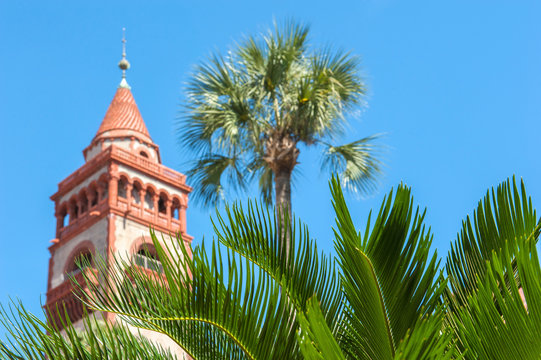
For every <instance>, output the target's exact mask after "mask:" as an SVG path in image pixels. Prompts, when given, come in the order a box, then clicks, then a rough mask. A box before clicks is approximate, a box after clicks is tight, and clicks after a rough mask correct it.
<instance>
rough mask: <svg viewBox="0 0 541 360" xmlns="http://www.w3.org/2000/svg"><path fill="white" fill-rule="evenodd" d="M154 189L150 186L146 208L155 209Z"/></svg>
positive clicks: (146, 197) (146, 198)
mask: <svg viewBox="0 0 541 360" xmlns="http://www.w3.org/2000/svg"><path fill="white" fill-rule="evenodd" d="M153 197H154V191H153V190H152V188H148V190H147V193H146V195H145V206H146V208H148V209H150V210H152V209H154V199H153Z"/></svg>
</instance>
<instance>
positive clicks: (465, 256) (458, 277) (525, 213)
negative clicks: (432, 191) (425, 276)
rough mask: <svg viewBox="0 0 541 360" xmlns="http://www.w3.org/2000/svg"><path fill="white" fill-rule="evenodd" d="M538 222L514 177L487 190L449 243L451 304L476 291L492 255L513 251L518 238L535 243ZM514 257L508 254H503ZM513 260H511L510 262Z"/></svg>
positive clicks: (537, 234) (530, 201)
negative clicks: (453, 239) (456, 235)
mask: <svg viewBox="0 0 541 360" xmlns="http://www.w3.org/2000/svg"><path fill="white" fill-rule="evenodd" d="M540 231H541V223H538V218H537V215H536V212H535V209H534V208H533V205H532V200H531V198H529V197H528V196H527V195H526V188H525V186H524V182H523V181H521V183H520V192H519V189H518V186H517V183H516V180H515V178H514V177H513V181H512V183H511V182H510V180H509V179H508V180H507V181H506V182H503V183H501V184H500V185H499V186H498V187H497V189H496V190H494V188H493V189H492V190H491V191H487V194H486V195H485V197H484V198H483V199H482V200H481V201H479V205H478V206H477V210H475V211H474V213H473V223H472V219H471V218H470V217H469V216H468V217H467V218H466V220H465V221H463V222H462V229H461V231H460V233H459V234H458V239H457V240H456V241H455V243H454V244H451V250H450V251H449V254H448V256H447V261H446V265H445V268H446V270H447V274H448V275H449V292H448V294H447V295H448V297H449V298H450V301H451V300H452V301H451V304H453V303H455V302H456V303H457V304H459V305H460V304H464V303H465V302H466V299H467V297H468V296H469V295H470V294H472V293H474V292H475V291H476V287H477V283H478V281H479V279H481V280H483V279H484V277H485V274H486V272H487V261H489V260H491V259H492V256H493V253H494V252H495V253H496V254H500V253H501V252H503V251H504V250H505V248H506V247H508V248H509V249H514V248H515V243H516V241H518V240H519V239H532V240H533V241H536V242H537V239H538V238H539V234H540ZM506 253H507V254H509V256H511V257H513V256H514V254H513V253H512V252H510V251H507V252H506ZM511 260H512V259H511Z"/></svg>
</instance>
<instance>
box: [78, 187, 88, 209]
mask: <svg viewBox="0 0 541 360" xmlns="http://www.w3.org/2000/svg"><path fill="white" fill-rule="evenodd" d="M87 206H88V199H87V197H86V192H84V191H83V192H81V193H80V194H79V201H78V206H77V207H78V208H79V214H83V213H85V212H86V210H87Z"/></svg>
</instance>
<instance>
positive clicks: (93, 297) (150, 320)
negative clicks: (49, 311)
mask: <svg viewBox="0 0 541 360" xmlns="http://www.w3.org/2000/svg"><path fill="white" fill-rule="evenodd" d="M152 237H153V241H154V246H155V247H156V250H157V252H158V255H159V258H160V259H161V260H162V265H163V276H161V275H157V276H149V274H148V272H147V271H146V270H145V269H142V268H139V267H137V266H133V265H132V264H131V263H129V262H126V261H123V260H122V259H116V260H115V262H114V266H113V268H112V269H111V268H110V269H109V270H108V269H107V266H106V265H105V264H104V263H102V264H101V265H99V267H100V271H103V272H106V273H107V276H106V278H107V280H105V281H103V282H101V284H99V285H93V284H92V283H91V282H90V281H88V282H87V286H88V287H89V288H90V289H91V294H90V296H89V297H88V298H86V299H85V301H86V302H87V304H88V305H89V306H90V307H91V308H93V309H96V310H99V311H106V312H111V313H115V314H118V315H119V316H120V317H121V319H123V320H124V321H126V322H127V323H128V324H131V325H133V326H136V327H139V328H144V329H148V330H153V331H157V332H159V333H163V334H166V335H167V336H169V337H170V338H171V339H173V340H174V341H175V342H176V343H177V344H178V345H179V346H181V347H182V348H183V349H184V350H185V351H187V352H188V354H190V356H192V357H194V358H196V359H211V358H216V357H218V358H224V357H227V358H232V359H281V358H296V357H298V355H296V354H298V351H299V350H298V346H297V342H296V335H295V333H296V329H297V327H296V324H295V320H294V318H292V317H291V307H290V304H289V301H288V300H287V299H286V298H285V297H284V296H283V294H282V293H281V292H280V288H279V287H278V286H277V284H276V283H275V282H273V281H272V279H270V276H269V275H268V274H266V273H265V272H264V271H262V270H260V269H259V268H257V267H255V266H254V264H253V263H250V262H248V261H246V260H244V259H242V258H239V257H238V256H236V255H235V254H234V253H233V252H231V251H230V250H228V249H226V250H225V251H224V252H222V250H221V248H220V246H218V245H217V244H215V243H213V244H212V246H211V248H210V249H209V251H208V252H207V251H206V249H205V247H204V245H203V246H202V247H201V248H195V249H194V252H193V258H192V259H190V256H189V254H188V252H187V250H186V249H185V248H184V245H182V244H183V243H182V242H181V240H180V239H178V242H177V243H175V245H174V246H166V247H164V246H162V245H161V244H160V242H159V241H158V240H157V239H156V237H155V235H154V233H152ZM224 261H225V263H224ZM194 332H195V333H197V334H200V336H197V337H194V336H193V333H194ZM202 339H203V341H201V340H202ZM275 344H280V346H275ZM209 349H211V350H210V351H209Z"/></svg>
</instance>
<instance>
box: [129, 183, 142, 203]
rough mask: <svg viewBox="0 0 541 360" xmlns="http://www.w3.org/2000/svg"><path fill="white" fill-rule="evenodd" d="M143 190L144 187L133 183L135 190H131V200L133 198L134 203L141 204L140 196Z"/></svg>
mask: <svg viewBox="0 0 541 360" xmlns="http://www.w3.org/2000/svg"><path fill="white" fill-rule="evenodd" d="M141 188H142V187H141V185H140V184H139V183H138V182H135V183H133V188H132V189H131V198H132V201H133V202H134V203H136V204H140V203H141V196H140V192H141Z"/></svg>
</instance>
